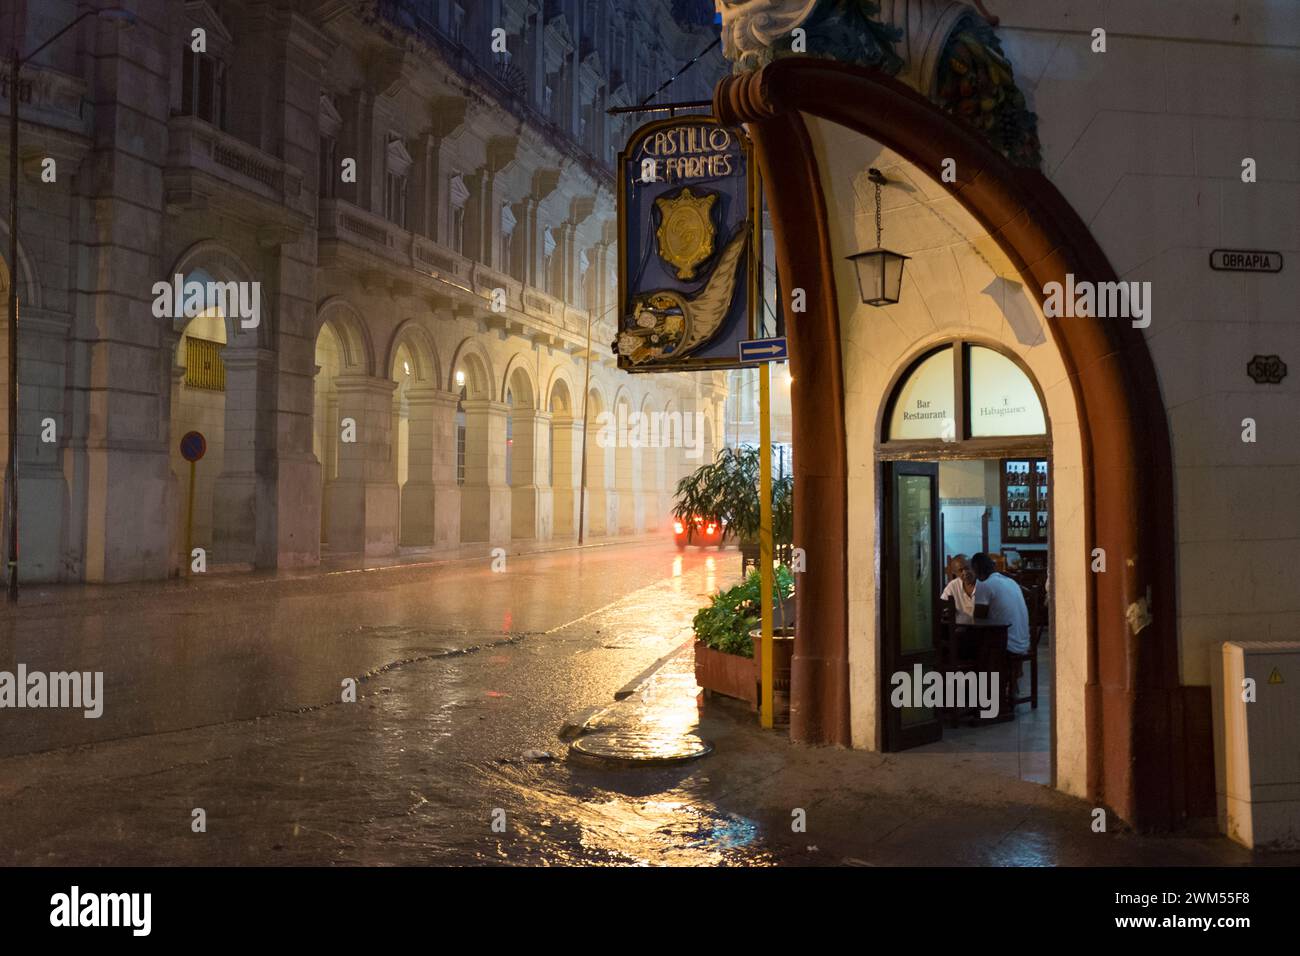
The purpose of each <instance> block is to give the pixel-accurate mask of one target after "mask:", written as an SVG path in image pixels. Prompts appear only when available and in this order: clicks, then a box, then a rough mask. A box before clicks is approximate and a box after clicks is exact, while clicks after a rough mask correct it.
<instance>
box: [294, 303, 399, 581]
mask: <svg viewBox="0 0 1300 956" xmlns="http://www.w3.org/2000/svg"><path fill="white" fill-rule="evenodd" d="M317 321H318V323H319V331H318V332H317V333H316V378H315V383H314V385H315V396H314V400H313V414H314V417H315V420H314V422H313V436H312V444H313V447H314V448H315V452H316V457H317V459H318V460H319V461H320V465H321V527H322V532H321V533H322V544H323V545H325V544H328V547H329V550H330V551H331V552H333V553H335V554H373V555H379V554H392V553H393V551H394V550H395V549H396V547H397V533H398V532H397V512H398V488H397V482H396V481H395V479H394V474H395V471H394V467H393V460H392V446H393V443H394V441H393V434H392V430H393V424H394V420H393V401H394V399H393V393H394V391H395V390H396V388H397V384H396V383H395V382H394V381H392V380H391V379H389V378H387V377H382V378H381V377H377V376H375V375H374V373H373V371H372V370H373V369H374V367H375V363H374V359H373V355H374V352H373V350H372V349H371V346H370V341H369V338H368V337H367V334H366V325H365V322H364V320H363V319H362V318H361V315H360V314H359V313H358V312H357V311H356V310H355V309H354V308H352V306H351V305H349V304H348V303H347V302H346V301H345V300H343V299H341V298H334V299H329V300H327V301H326V302H325V303H324V304H323V305H322V306H321V309H320V312H319V313H318V318H317Z"/></svg>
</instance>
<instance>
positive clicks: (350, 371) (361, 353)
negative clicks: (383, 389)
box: [315, 296, 375, 375]
mask: <svg viewBox="0 0 1300 956" xmlns="http://www.w3.org/2000/svg"><path fill="white" fill-rule="evenodd" d="M327 324H328V325H329V327H330V331H331V332H332V333H333V334H334V335H335V337H336V338H337V340H338V345H339V349H340V359H341V361H340V368H339V371H340V373H341V374H344V375H373V374H374V367H375V362H374V348H373V347H372V345H371V342H370V333H369V331H368V329H367V325H366V321H365V319H364V318H363V317H362V315H361V313H360V312H358V311H357V309H356V307H355V306H353V305H352V303H350V302H349V301H348V300H347V299H345V298H343V297H342V296H332V297H330V298H328V299H326V300H325V301H324V302H322V303H321V304H320V306H319V307H318V308H317V310H316V326H315V328H316V336H317V339H318V340H319V338H320V333H321V330H322V329H323V328H324V327H325V326H326V325H327Z"/></svg>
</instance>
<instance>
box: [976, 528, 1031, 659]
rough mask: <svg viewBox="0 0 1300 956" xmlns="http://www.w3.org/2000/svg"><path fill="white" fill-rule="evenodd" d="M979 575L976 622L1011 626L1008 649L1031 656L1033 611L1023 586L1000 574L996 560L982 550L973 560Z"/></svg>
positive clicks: (977, 575) (1008, 630)
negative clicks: (1030, 609) (995, 563)
mask: <svg viewBox="0 0 1300 956" xmlns="http://www.w3.org/2000/svg"><path fill="white" fill-rule="evenodd" d="M970 563H971V570H973V571H974V572H975V579H976V583H975V619H976V620H985V621H988V622H989V623H991V624H1005V625H1007V650H1008V651H1010V652H1011V653H1012V654H1028V653H1029V608H1028V607H1026V606H1025V597H1024V595H1023V594H1022V593H1021V592H1020V585H1019V584H1017V583H1016V582H1015V581H1013V580H1011V578H1009V577H1007V576H1006V575H1004V574H999V573H998V571H997V566H996V565H994V563H993V559H992V558H990V557H989V556H988V555H987V554H985V553H984V552H983V551H981V552H980V553H979V554H977V555H975V556H974V557H973V558H971V559H970Z"/></svg>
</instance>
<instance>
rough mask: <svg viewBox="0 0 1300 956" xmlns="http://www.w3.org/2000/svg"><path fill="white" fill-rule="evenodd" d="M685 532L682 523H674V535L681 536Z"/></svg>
mask: <svg viewBox="0 0 1300 956" xmlns="http://www.w3.org/2000/svg"><path fill="white" fill-rule="evenodd" d="M685 530H686V529H685V528H683V527H682V523H681V522H680V521H674V522H673V534H681V533H682V532H683V531H685Z"/></svg>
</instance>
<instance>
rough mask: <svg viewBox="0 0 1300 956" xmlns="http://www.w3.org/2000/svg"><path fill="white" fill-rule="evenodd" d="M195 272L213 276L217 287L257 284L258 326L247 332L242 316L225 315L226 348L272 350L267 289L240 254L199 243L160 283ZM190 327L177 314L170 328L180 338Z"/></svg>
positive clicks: (208, 241)
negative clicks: (238, 283) (235, 284)
mask: <svg viewBox="0 0 1300 956" xmlns="http://www.w3.org/2000/svg"><path fill="white" fill-rule="evenodd" d="M196 271H202V272H204V273H206V274H207V275H209V276H211V279H212V281H215V282H218V283H228V282H240V283H253V282H258V310H259V313H258V322H257V326H256V327H254V328H245V327H244V326H243V324H242V322H241V321H240V318H239V316H236V315H224V316H223V317H224V319H225V322H226V345H227V347H228V348H271V347H272V346H273V344H274V341H275V337H274V335H273V334H272V329H273V325H274V321H273V316H272V314H271V308H270V299H269V298H268V297H267V295H266V289H265V288H264V287H263V286H262V285H261V282H260V280H258V279H256V278H255V273H254V271H253V269H252V268H250V267H249V265H248V263H247V262H245V261H244V259H243V258H242V257H241V256H240V255H239V253H237V252H235V250H233V249H231V248H230V247H229V246H227V245H226V244H225V243H223V242H220V241H219V240H216V239H203V240H200V241H199V242H196V243H194V244H193V245H192V246H190V247H189V248H188V249H186V250H185V251H184V252H182V253H181V254H180V255H179V256H177V258H176V261H175V262H174V263H173V264H172V267H171V268H170V269H168V270H167V273H166V275H165V277H164V278H163V279H161V280H159V281H160V282H164V283H166V284H168V285H171V284H172V283H173V282H174V280H175V277H176V276H178V275H179V276H183V277H186V278H188V277H189V276H190V274H191V273H192V272H196ZM188 323H189V319H187V318H186V317H185V316H184V315H175V314H174V315H172V317H171V328H172V331H173V332H174V333H175V334H176V335H177V336H179V335H181V334H182V333H183V332H184V331H185V326H186V325H187V324H188Z"/></svg>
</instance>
